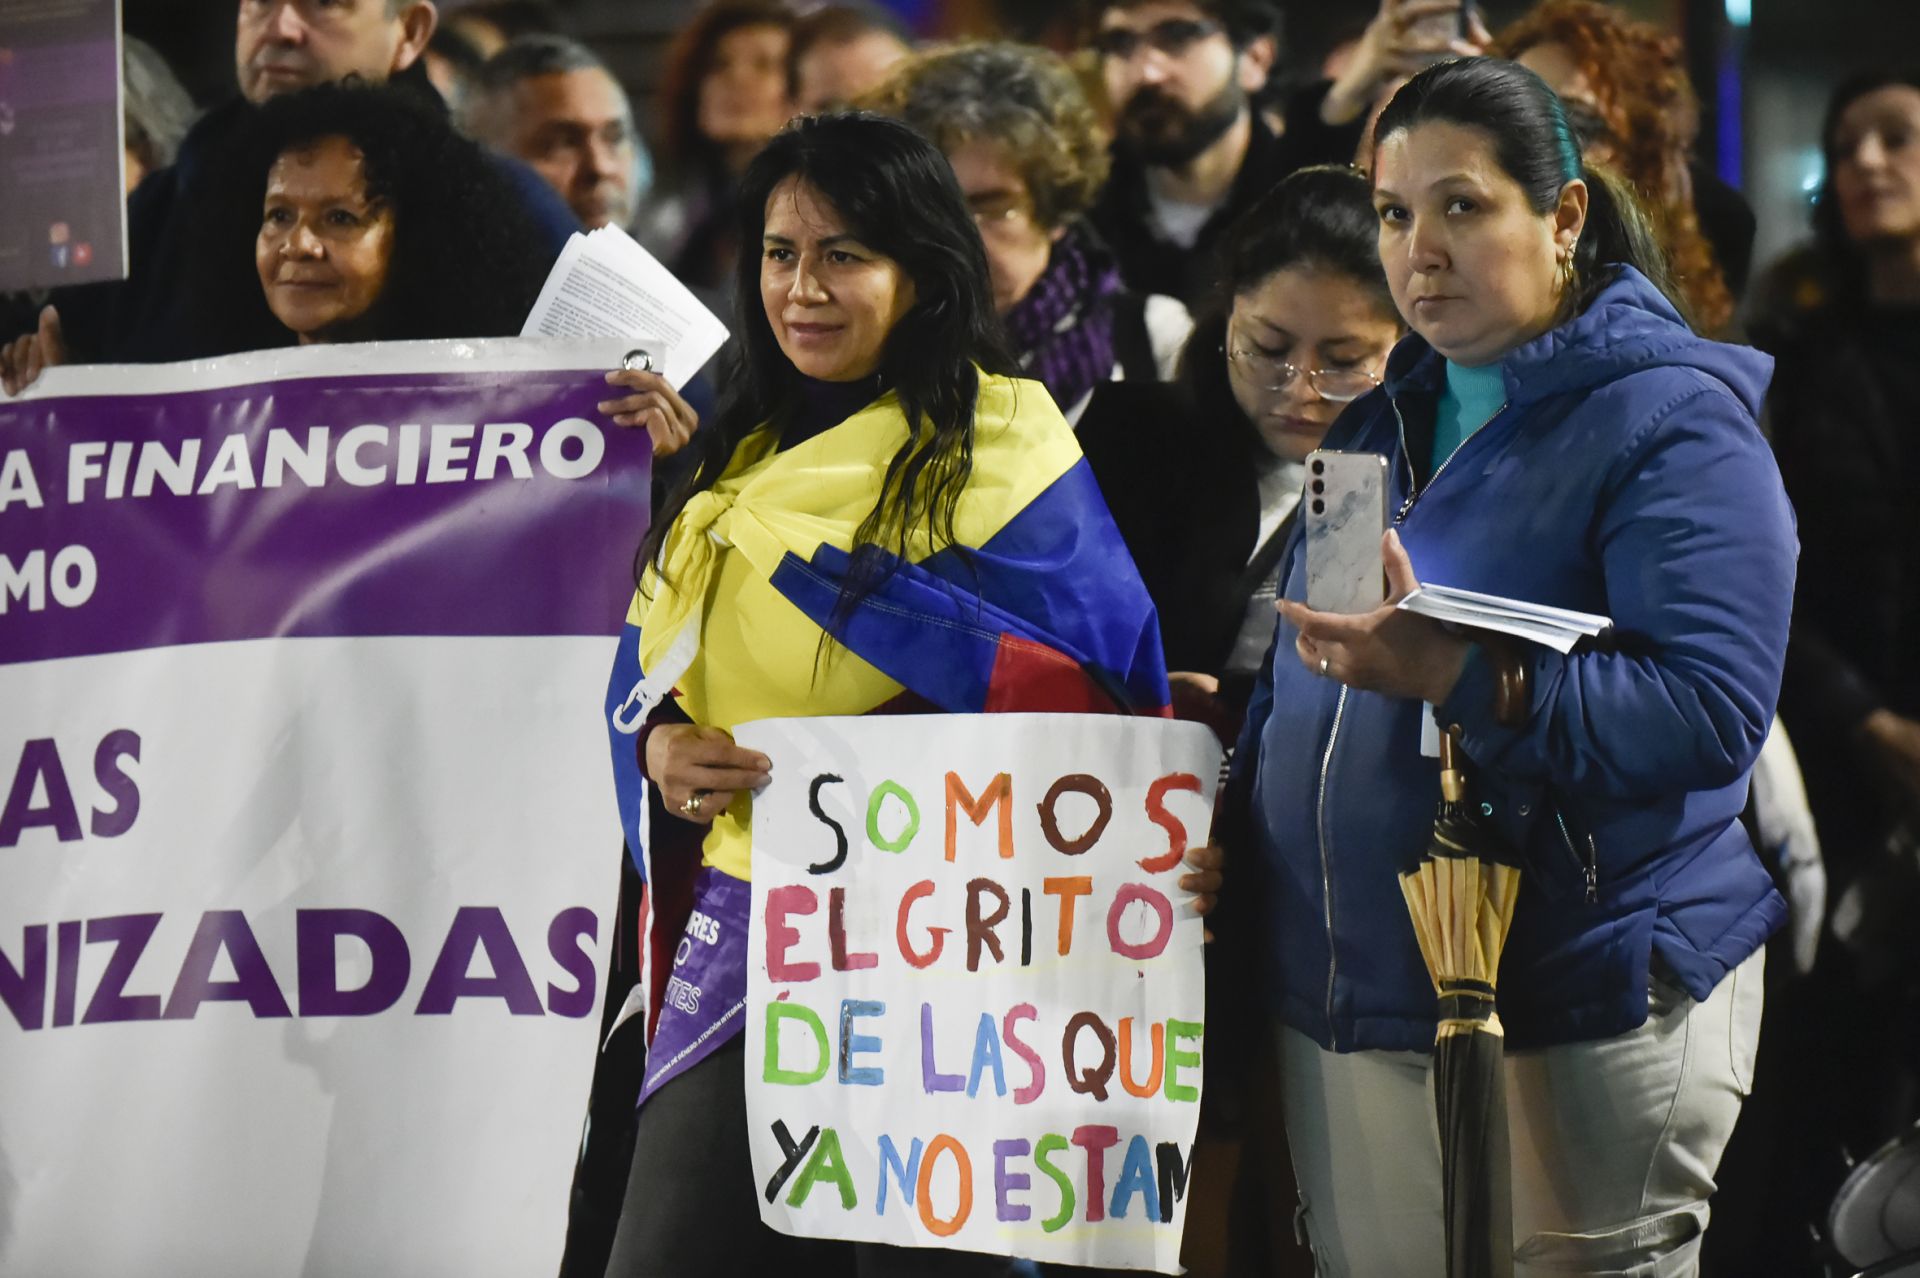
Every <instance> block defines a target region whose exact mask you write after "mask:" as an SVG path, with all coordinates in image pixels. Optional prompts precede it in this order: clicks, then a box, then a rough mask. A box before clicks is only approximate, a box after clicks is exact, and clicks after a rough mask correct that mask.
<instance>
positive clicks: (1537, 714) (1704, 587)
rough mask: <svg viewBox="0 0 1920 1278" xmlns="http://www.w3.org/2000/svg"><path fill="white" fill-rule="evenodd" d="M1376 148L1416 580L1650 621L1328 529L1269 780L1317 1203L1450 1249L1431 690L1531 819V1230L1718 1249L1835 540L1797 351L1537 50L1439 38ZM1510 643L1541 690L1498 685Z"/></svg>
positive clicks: (1637, 1269)
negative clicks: (1785, 397) (1566, 630)
mask: <svg viewBox="0 0 1920 1278" xmlns="http://www.w3.org/2000/svg"><path fill="white" fill-rule="evenodd" d="M1374 161H1375V162H1374V197H1375V206H1376V209H1377V211H1378V213H1379V217H1380V254H1381V259H1382V263H1383V265H1384V267H1385V269H1386V274H1387V278H1388V281H1389V283H1390V285H1391V286H1392V289H1393V294H1394V300H1395V302H1396V303H1397V304H1398V306H1399V308H1400V311H1401V313H1402V315H1403V316H1404V317H1405V318H1406V320H1407V322H1408V324H1409V325H1410V326H1411V328H1412V329H1413V335H1412V336H1410V337H1408V338H1407V339H1406V340H1405V341H1404V342H1402V343H1401V345H1400V346H1399V347H1398V348H1397V349H1396V350H1395V351H1394V353H1393V355H1392V357H1391V358H1390V360H1389V361H1388V366H1387V378H1386V381H1385V383H1384V384H1383V385H1382V386H1381V388H1380V389H1379V390H1378V391H1375V392H1374V393H1372V394H1370V395H1368V396H1366V397H1365V398H1363V399H1361V400H1359V401H1357V402H1356V403H1355V404H1354V405H1353V406H1352V407H1351V408H1350V409H1348V410H1347V412H1346V413H1345V414H1344V415H1343V416H1342V417H1341V418H1340V420H1339V421H1338V422H1336V423H1335V424H1334V426H1333V428H1332V431H1331V432H1330V433H1329V435H1328V437H1327V440H1326V443H1325V445H1324V446H1325V447H1327V448H1334V449H1344V450H1349V451H1359V452H1374V453H1379V454H1382V455H1384V456H1386V457H1387V458H1388V459H1389V465H1390V471H1389V473H1390V476H1391V479H1390V504H1389V511H1390V512H1391V527H1390V530H1389V532H1388V534H1387V536H1386V538H1385V539H1384V541H1383V546H1382V554H1383V559H1384V561H1385V567H1386V575H1387V580H1388V586H1389V592H1390V598H1398V597H1399V596H1401V595H1404V594H1405V593H1406V592H1407V591H1408V590H1410V589H1412V588H1413V586H1414V585H1415V584H1416V576H1415V565H1417V566H1418V569H1419V573H1420V575H1421V576H1422V577H1424V578H1425V579H1427V580H1430V581H1433V582H1436V583H1442V584H1445V585H1449V586H1457V587H1464V588H1466V589H1470V590H1478V591H1484V592H1487V593H1490V594H1497V595H1507V596H1513V597H1517V598H1521V599H1527V600H1531V601H1534V602H1536V603H1543V604H1551V605H1557V606H1560V607H1566V608H1574V609H1579V610H1581V611H1585V612H1595V613H1604V614H1606V615H1608V616H1610V617H1611V618H1612V619H1613V621H1614V624H1615V632H1616V637H1617V643H1616V644H1615V645H1612V646H1610V647H1609V648H1608V649H1607V650H1605V651H1593V652H1579V653H1575V654H1573V655H1568V656H1562V655H1560V654H1558V653H1556V652H1552V651H1549V650H1547V649H1544V648H1534V647H1526V648H1520V647H1519V646H1517V645H1516V646H1515V647H1513V648H1508V649H1500V648H1498V647H1496V645H1494V644H1492V643H1487V644H1480V643H1476V642H1475V641H1474V638H1473V637H1472V636H1471V635H1470V634H1465V633H1457V632H1453V631H1449V630H1446V629H1443V628H1441V627H1440V626H1439V625H1437V624H1435V623H1433V622H1431V621H1429V620H1427V619H1425V618H1421V617H1417V616H1414V615H1412V614H1409V613H1404V612H1399V611H1397V610H1395V609H1394V608H1392V607H1391V606H1386V607H1382V608H1380V609H1378V610H1376V611H1373V612H1370V613H1365V614H1361V615H1357V616H1338V615H1334V614H1329V613H1319V612H1314V611H1312V610H1310V609H1308V608H1307V607H1306V606H1305V604H1304V603H1303V602H1301V601H1302V600H1303V599H1304V598H1305V592H1306V564H1305V552H1304V548H1303V545H1302V543H1301V542H1300V540H1299V539H1298V538H1296V539H1295V543H1294V545H1293V546H1292V547H1291V549H1290V551H1289V557H1288V559H1287V561H1286V563H1287V567H1286V569H1285V574H1284V576H1283V578H1282V583H1283V585H1282V590H1281V595H1282V601H1281V603H1280V604H1279V609H1280V613H1281V619H1280V624H1279V629H1278V633H1277V636H1276V640H1275V645H1274V651H1273V654H1272V657H1271V660H1270V663H1269V666H1268V671H1267V674H1266V677H1265V679H1264V680H1263V682H1262V685H1261V687H1260V689H1259V691H1258V692H1257V693H1256V696H1255V700H1254V704H1253V705H1252V707H1251V708H1250V711H1249V715H1248V720H1247V725H1246V730H1245V733H1244V734H1243V736H1242V738H1241V744H1240V749H1239V751H1238V752H1237V755H1236V763H1235V767H1236V776H1235V786H1234V789H1233V790H1232V791H1231V794H1234V795H1238V796H1240V798H1241V799H1242V800H1243V801H1244V804H1245V807H1244V808H1243V816H1244V818H1245V820H1246V831H1245V835H1244V837H1245V841H1246V842H1247V843H1248V844H1250V845H1251V846H1252V847H1253V848H1257V850H1258V852H1259V853H1260V855H1259V857H1258V858H1257V859H1256V860H1257V865H1256V866H1249V867H1248V868H1249V873H1248V874H1247V875H1246V878H1247V879H1248V880H1251V881H1253V884H1252V887H1251V890H1255V891H1258V892H1259V893H1261V894H1262V896H1263V898H1264V900H1263V904H1264V907H1265V909H1266V910H1267V911H1268V912H1269V922H1270V927H1269V928H1268V940H1267V944H1268V954H1269V962H1268V965H1267V966H1268V971H1269V974H1270V976H1271V977H1272V983H1273V988H1274V991H1275V1012H1276V1015H1277V1018H1278V1021H1279V1028H1278V1035H1279V1045H1280V1060H1281V1070H1282V1091H1283V1096H1284V1101H1285V1112H1286V1119H1287V1127H1288V1137H1289V1142H1290V1144H1291V1146H1292V1152H1293V1157H1294V1164H1295V1170H1296V1172H1297V1174H1298V1178H1299V1183H1300V1187H1301V1196H1302V1208H1303V1219H1304V1221H1305V1223H1306V1227H1307V1230H1308V1233H1309V1234H1310V1236H1311V1241H1312V1244H1313V1247H1314V1251H1315V1256H1316V1260H1317V1263H1318V1264H1319V1267H1320V1272H1321V1274H1323V1275H1345V1274H1354V1275H1360V1276H1361V1278H1392V1276H1393V1275H1402V1274H1405V1275H1430V1274H1431V1275H1439V1274H1441V1273H1442V1272H1443V1271H1444V1247H1443V1244H1442V1225H1441V1204H1442V1190H1441V1181H1440V1166H1439V1157H1438V1148H1437V1142H1436V1137H1435V1132H1434V1119H1433V1107H1432V1106H1433V1102H1432V1093H1431V1090H1430V1082H1429V1068H1428V1067H1429V1061H1430V1057H1429V1053H1430V1051H1431V1048H1432V1044H1433V1037H1434V1019H1435V1013H1434V994H1433V986H1432V984H1431V983H1430V981H1429V979H1428V976H1427V972H1426V969H1425V967H1424V965H1423V964H1422V961H1421V957H1420V953H1419V950H1418V947H1417V945H1416V942H1415V939H1414V933H1413V929H1412V926H1411V925H1410V923H1409V921H1408V916H1407V907H1406V905H1405V903H1404V901H1403V899H1402V896H1401V893H1400V888H1399V885H1398V882H1397V880H1396V876H1397V874H1398V873H1399V872H1400V871H1401V870H1404V869H1407V868H1410V867H1411V865H1412V864H1413V863H1414V862H1415V860H1416V859H1417V858H1418V856H1419V854H1420V852H1421V849H1422V848H1423V847H1424V846H1425V843H1426V840H1427V837H1428V835H1429V833H1430V832H1431V829H1432V818H1433V812H1434V807H1435V802H1436V800H1437V798H1438V770H1437V764H1436V762H1435V761H1434V760H1433V759H1431V758H1427V757H1424V756H1423V749H1422V738H1423V729H1426V728H1427V727H1428V725H1426V724H1423V719H1427V718H1429V717H1431V718H1432V719H1433V720H1434V721H1435V726H1437V727H1439V728H1442V729H1457V731H1458V734H1459V739H1460V741H1461V743H1462V745H1463V746H1464V749H1465V753H1466V755H1467V756H1468V758H1469V759H1470V761H1471V767H1472V771H1473V775H1474V777H1475V784H1476V787H1477V794H1478V797H1480V798H1482V799H1483V800H1485V801H1486V802H1487V803H1488V804H1489V805H1490V806H1491V808H1492V810H1493V817H1494V819H1495V820H1496V821H1497V822H1498V823H1499V824H1500V825H1501V826H1502V828H1503V829H1504V831H1505V832H1506V834H1507V835H1508V836H1509V837H1510V838H1511V839H1512V840H1513V842H1514V843H1515V845H1516V846H1517V847H1519V848H1520V849H1521V850H1522V852H1523V854H1524V862H1525V866H1524V872H1523V886H1522V889H1521V898H1520V903H1519V906H1518V909H1517V912H1516V915H1515V919H1514V925H1513V931H1512V934H1511V937H1510V939H1509V942H1508V945H1507V950H1506V954H1505V957H1504V959H1503V961H1502V964H1501V970H1500V981H1499V1011H1500V1017H1501V1020H1502V1021H1503V1022H1504V1024H1505V1028H1506V1033H1507V1044H1508V1049H1509V1050H1508V1074H1507V1078H1508V1095H1509V1102H1508V1104H1509V1114H1510V1121H1511V1124H1512V1156H1513V1184H1514V1244H1515V1261H1516V1265H1517V1269H1518V1271H1519V1272H1521V1273H1548V1272H1551V1273H1565V1272H1578V1273H1589V1274H1591V1273H1607V1274H1630V1275H1675V1274H1680V1275H1684V1274H1692V1273H1694V1272H1696V1269H1697V1265H1698V1247H1699V1238H1700V1235H1701V1233H1702V1232H1703V1231H1704V1229H1705V1226H1706V1218H1707V1199H1708V1196H1709V1195H1710V1194H1711V1193H1712V1191H1713V1188H1714V1181H1713V1176H1714V1172H1715V1169H1716V1167H1717V1165H1718V1162H1719V1158H1720V1154H1721V1151H1722V1150H1723V1148H1724V1147H1725V1144H1726V1141H1727V1138H1728V1136H1729V1135H1730V1134H1731V1132H1732V1129H1733V1124H1734V1120H1735V1119H1736V1118H1737V1117H1738V1114H1739V1108H1740V1102H1741V1099H1742V1097H1743V1096H1744V1094H1745V1092H1746V1090H1747V1087H1748V1084H1749V1080H1750V1074H1751V1069H1752V1060H1753V1052H1754V1047H1755V1043H1756V1040H1757V1037H1758V1032H1759V1014H1760V963H1761V961H1762V955H1761V949H1760V947H1761V943H1762V942H1763V941H1764V940H1765V939H1766V938H1767V936H1768V934H1769V933H1771V932H1772V931H1773V930H1774V929H1775V928H1776V927H1777V926H1779V924H1780V923H1781V922H1782V920H1783V919H1784V918H1785V914H1786V908H1785V905H1784V903H1783V902H1782V901H1781V899H1780V898H1779V896H1778V895H1777V894H1776V893H1775V892H1774V890H1773V887H1772V885H1771V882H1770V880H1769V878H1768V875H1767V872H1766V870H1765V869H1764V868H1763V867H1762V865H1761V863H1760V861H1759V859H1758V858H1757V857H1756V856H1755V854H1754V852H1753V849H1752V847H1751V845H1750V844H1749V842H1748V840H1747V836H1746V834H1745V833H1744V832H1743V830H1742V827H1741V825H1740V823H1739V816H1740V811H1741V808H1742V805H1743V803H1744V801H1745V797H1746V791H1747V775H1748V770H1749V769H1750V768H1751V766H1752V765H1753V762H1754V760H1755V758H1756V756H1757V755H1758V754H1759V751H1760V748H1761V744H1762V742H1763V741H1764V740H1765V737H1766V733H1767V727H1768V724H1769V722H1770V721H1771V719H1772V717H1773V710H1774V701H1775V698H1776V695H1777V693H1778V689H1779V683H1780V670H1781V663H1782V659H1783V653H1784V651H1785V647H1786V638H1787V620H1788V613H1789V608H1790V604H1791V600H1792V596H1793V574H1794V559H1795V553H1796V550H1795V541H1794V534H1793V521H1792V514H1791V511H1790V510H1789V508H1788V505H1787V501H1786V498H1785V496H1784V494H1783V492H1782V489H1781V484H1780V478H1779V474H1778V472H1777V471H1776V469H1775V467H1774V463H1773V460H1772V457H1771V455H1770V453H1769V450H1768V448H1767V444H1766V442H1765V440H1763V439H1762V437H1761V435H1760V432H1759V430H1758V429H1757V427H1756V425H1755V414H1756V412H1757V411H1758V409H1759V406H1760V402H1761V398H1762V395H1763V394H1764V392H1765V390H1766V386H1767V380H1768V377H1769V375H1770V372H1771V362H1770V361H1769V360H1768V359H1767V358H1766V357H1765V356H1763V355H1760V354H1758V353H1756V352H1754V351H1751V350H1748V349H1745V348H1737V347H1731V346H1725V345H1720V344H1717V343H1713V342H1709V341H1705V340H1703V339H1701V338H1699V337H1697V336H1695V335H1694V333H1693V332H1692V331H1691V329H1689V328H1688V326H1687V324H1686V322H1685V321H1684V320H1683V319H1682V318H1681V317H1680V315H1679V314H1678V312H1677V311H1676V310H1675V309H1674V307H1673V305H1672V303H1671V302H1669V301H1668V299H1667V297H1666V296H1665V295H1664V294H1663V292H1662V290H1661V289H1660V287H1658V286H1657V285H1656V283H1655V282H1654V281H1655V280H1658V279H1660V278H1661V275H1662V271H1661V269H1660V266H1659V260H1660V255H1659V253H1658V250H1657V249H1656V248H1654V247H1653V246H1652V244H1651V241H1650V239H1649V238H1648V236H1647V234H1646V232H1645V230H1644V222H1642V221H1641V220H1639V218H1638V216H1637V214H1636V212H1635V210H1634V207H1633V204H1632V199H1631V197H1630V196H1628V195H1626V194H1625V193H1624V192H1623V191H1622V190H1621V189H1620V188H1618V187H1616V186H1615V185H1614V184H1613V183H1612V182H1611V181H1610V180H1608V179H1606V178H1604V177H1602V176H1601V175H1598V174H1594V173H1589V172H1588V171H1587V170H1586V169H1585V168H1584V167H1583V166H1582V162H1581V158H1580V153H1579V150H1578V148H1577V146H1576V144H1575V141H1574V136H1573V134H1572V132H1571V130H1570V129H1569V128H1568V127H1567V123H1566V118H1565V116H1564V114H1563V113H1562V110H1561V107H1560V103H1559V100H1558V99H1557V98H1555V97H1554V95H1553V93H1552V92H1551V91H1550V90H1549V89H1548V88H1547V87H1546V86H1545V85H1544V84H1543V83H1541V81H1540V80H1539V79H1538V78H1537V77H1535V76H1534V75H1533V74H1532V73H1531V72H1528V71H1526V70H1524V69H1523V68H1521V67H1518V66H1516V65H1514V64H1512V63H1508V62H1501V61H1496V60H1492V59H1476V60H1470V61H1464V62H1452V63H1445V64H1442V65H1440V66H1436V67H1433V68H1430V69H1428V70H1427V71H1425V72H1423V73H1422V74H1420V75H1418V76H1416V77H1415V78H1414V79H1413V80H1412V81H1411V82H1410V83H1409V84H1408V85H1407V86H1406V87H1405V88H1404V89H1402V90H1401V91H1400V92H1399V93H1398V94H1397V95H1396V96H1395V98H1394V100H1393V101H1392V102H1391V103H1390V104H1389V105H1388V107H1387V109H1386V111H1385V112H1384V113H1383V114H1382V116H1381V118H1380V122H1379V125H1378V129H1377V132H1376V142H1375V153H1374ZM1503 667H1505V668H1504V669H1503ZM1503 679H1504V680H1507V681H1515V680H1518V681H1521V682H1522V683H1523V688H1524V693H1525V696H1524V721H1519V717H1517V716H1514V715H1512V714H1508V715H1506V716H1502V717H1501V718H1496V714H1495V704H1494V702H1495V689H1496V687H1497V686H1498V685H1499V684H1500V683H1501V681H1502V680H1503ZM1503 719H1504V721H1503Z"/></svg>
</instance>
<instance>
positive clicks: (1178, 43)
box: [1093, 18, 1220, 62]
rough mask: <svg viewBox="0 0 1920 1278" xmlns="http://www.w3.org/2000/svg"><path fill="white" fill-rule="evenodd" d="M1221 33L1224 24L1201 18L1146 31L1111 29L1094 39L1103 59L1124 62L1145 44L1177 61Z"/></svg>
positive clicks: (1171, 20) (1161, 24) (1158, 25)
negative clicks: (1187, 52)
mask: <svg viewBox="0 0 1920 1278" xmlns="http://www.w3.org/2000/svg"><path fill="white" fill-rule="evenodd" d="M1219 33H1220V24H1219V23H1216V22H1208V21H1206V20H1205V19H1201V18H1168V19H1167V20H1166V21H1165V22H1156V23H1154V24H1153V25H1152V26H1151V27H1148V28H1147V29H1146V30H1145V31H1135V30H1133V29H1132V28H1131V27H1108V28H1107V29H1106V30H1105V31H1102V32H1100V33H1099V34H1098V35H1096V36H1094V37H1093V47H1094V48H1095V49H1097V50H1099V52H1100V56H1101V57H1103V58H1118V59H1120V60H1121V61H1122V62H1124V61H1126V60H1127V59H1128V58H1131V57H1132V56H1133V55H1134V54H1136V53H1138V52H1139V51H1140V46H1141V45H1142V44H1147V45H1151V46H1152V47H1153V48H1154V49H1156V50H1158V51H1159V52H1161V53H1164V54H1166V55H1167V56H1168V57H1169V58H1177V57H1179V56H1180V55H1181V54H1183V53H1185V52H1186V51H1187V50H1188V49H1191V48H1192V47H1193V46H1194V45H1196V44H1198V43H1200V41H1202V40H1204V39H1206V38H1207V37H1208V36H1211V35H1218V34H1219Z"/></svg>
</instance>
